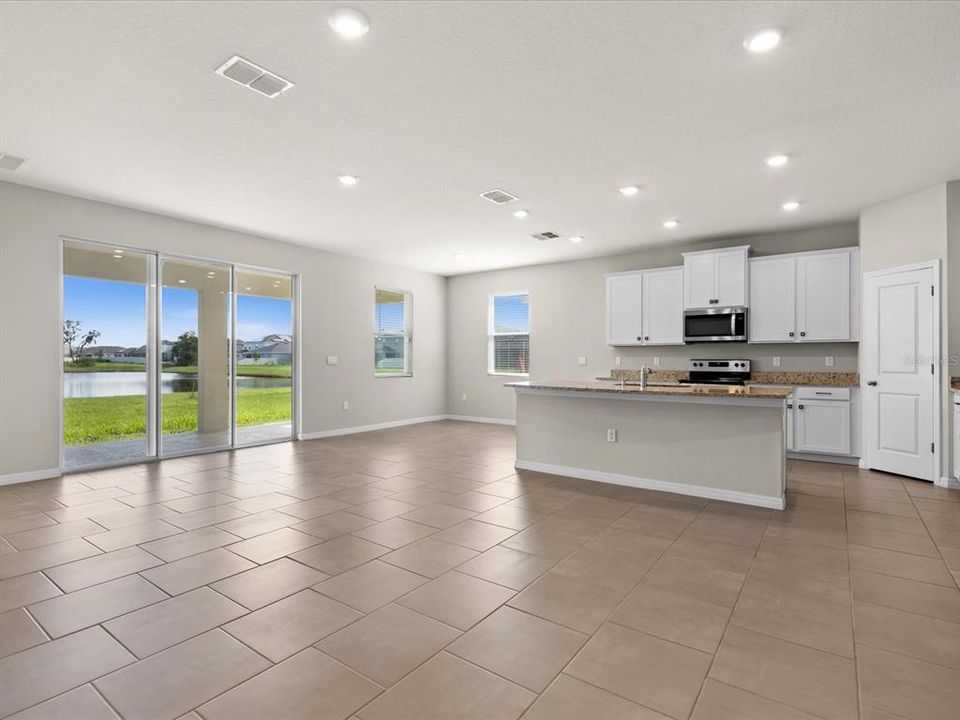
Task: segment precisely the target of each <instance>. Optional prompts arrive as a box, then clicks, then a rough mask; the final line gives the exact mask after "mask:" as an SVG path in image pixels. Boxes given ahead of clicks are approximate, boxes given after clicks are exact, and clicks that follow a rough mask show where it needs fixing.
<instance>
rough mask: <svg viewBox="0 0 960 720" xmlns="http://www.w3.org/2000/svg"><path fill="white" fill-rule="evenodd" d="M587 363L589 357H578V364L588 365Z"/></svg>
mask: <svg viewBox="0 0 960 720" xmlns="http://www.w3.org/2000/svg"><path fill="white" fill-rule="evenodd" d="M586 364H587V359H586V358H585V357H582V356H581V357H578V358H577V365H586Z"/></svg>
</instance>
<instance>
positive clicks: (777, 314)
mask: <svg viewBox="0 0 960 720" xmlns="http://www.w3.org/2000/svg"><path fill="white" fill-rule="evenodd" d="M796 276H797V261H796V258H794V257H793V256H787V257H779V256H777V257H765V258H753V259H752V260H750V311H749V312H748V313H747V317H748V321H749V324H750V330H749V332H748V333H747V337H748V338H749V339H750V342H793V340H794V337H795V336H796V330H795V327H796V318H795V312H796Z"/></svg>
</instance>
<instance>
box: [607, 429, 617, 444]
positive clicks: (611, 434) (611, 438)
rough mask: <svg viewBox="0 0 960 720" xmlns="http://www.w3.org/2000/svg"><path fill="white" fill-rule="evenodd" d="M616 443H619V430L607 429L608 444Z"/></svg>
mask: <svg viewBox="0 0 960 720" xmlns="http://www.w3.org/2000/svg"><path fill="white" fill-rule="evenodd" d="M616 441H617V429H616V428H607V442H616Z"/></svg>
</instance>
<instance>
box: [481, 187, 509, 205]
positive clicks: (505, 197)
mask: <svg viewBox="0 0 960 720" xmlns="http://www.w3.org/2000/svg"><path fill="white" fill-rule="evenodd" d="M480 197H482V198H483V199H484V200H489V201H490V202H492V203H494V204H495V205H506V204H507V203H509V202H513V201H514V200H516V199H517V197H516V195H511V194H510V193H508V192H505V191H504V190H487V192H485V193H480Z"/></svg>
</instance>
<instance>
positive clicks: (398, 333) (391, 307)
mask: <svg viewBox="0 0 960 720" xmlns="http://www.w3.org/2000/svg"><path fill="white" fill-rule="evenodd" d="M409 313H410V293H407V292H402V291H397V290H382V289H379V288H378V289H377V290H376V303H375V309H374V345H373V358H374V373H375V374H376V375H384V376H388V375H409V374H410V322H409Z"/></svg>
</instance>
